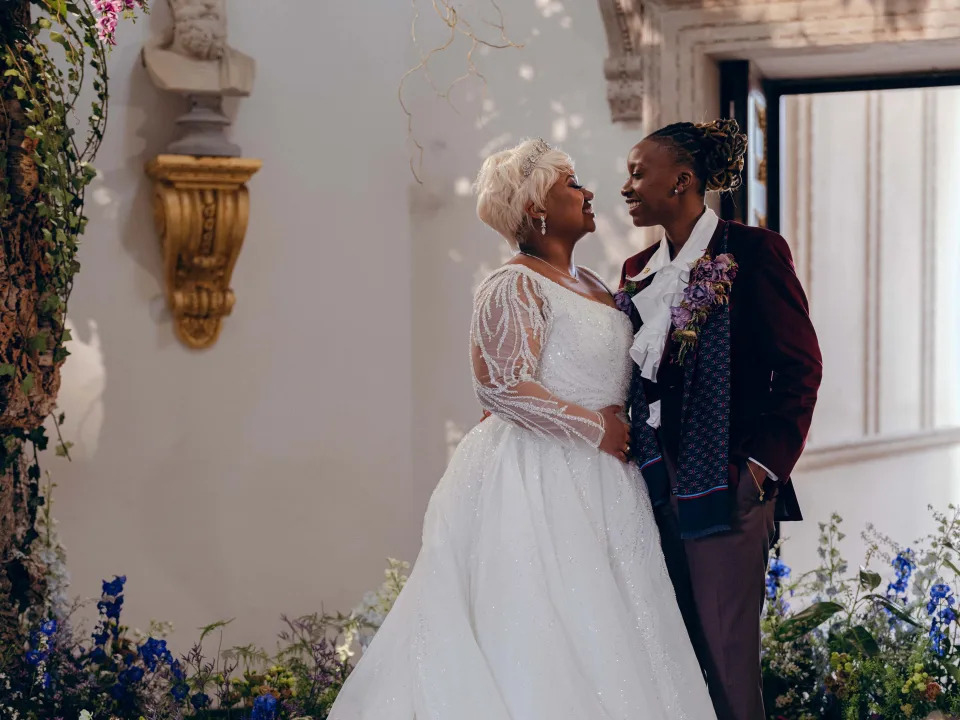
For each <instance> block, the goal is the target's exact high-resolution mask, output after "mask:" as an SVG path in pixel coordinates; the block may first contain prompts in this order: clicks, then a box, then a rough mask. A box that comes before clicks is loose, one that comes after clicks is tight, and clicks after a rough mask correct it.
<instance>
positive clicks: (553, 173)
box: [476, 140, 573, 250]
mask: <svg viewBox="0 0 960 720" xmlns="http://www.w3.org/2000/svg"><path fill="white" fill-rule="evenodd" d="M572 171H573V160H571V159H570V156H569V155H567V154H566V153H565V152H563V151H562V150H557V149H555V148H552V147H550V146H549V145H547V143H545V142H544V141H543V140H524V141H523V142H521V143H520V144H519V145H517V146H516V147H513V148H510V149H509V150H502V151H501V152H498V153H495V154H493V155H491V156H490V157H488V158H487V159H486V160H484V162H483V166H482V167H481V168H480V174H479V175H477V183H476V190H477V195H478V197H477V217H479V218H480V219H481V220H482V221H483V222H484V223H486V224H487V225H489V226H490V227H492V228H493V229H494V230H496V231H497V232H498V233H500V234H501V235H503V237H504V238H506V240H507V243H508V244H509V245H510V247H511V248H513V249H514V250H519V246H520V242H521V241H522V240H523V239H524V237H525V236H526V233H527V229H528V228H533V224H532V222H531V218H530V216H529V215H527V210H526V208H527V206H528V205H529V204H531V203H533V205H534V206H535V207H539V208H542V207H543V206H544V203H545V202H546V199H547V193H548V192H550V188H552V187H553V186H554V184H556V182H557V180H559V179H560V178H561V177H563V176H564V175H565V174H567V173H570V172H572Z"/></svg>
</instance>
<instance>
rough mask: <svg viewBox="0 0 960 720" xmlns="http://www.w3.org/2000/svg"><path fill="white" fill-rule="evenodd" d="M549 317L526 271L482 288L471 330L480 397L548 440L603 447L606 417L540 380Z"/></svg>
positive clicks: (506, 273)
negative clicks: (562, 395)
mask: <svg viewBox="0 0 960 720" xmlns="http://www.w3.org/2000/svg"><path fill="white" fill-rule="evenodd" d="M549 316H550V311H549V307H548V306H547V305H546V303H545V301H544V298H543V296H542V295H541V293H540V290H539V288H538V286H537V284H536V282H535V281H534V280H533V279H532V278H530V277H529V276H527V275H526V274H524V273H522V272H510V271H503V272H500V273H498V274H495V275H494V276H492V277H491V278H489V279H488V280H486V281H485V282H484V283H483V285H481V286H480V289H479V290H478V291H477V296H476V300H475V302H474V310H473V323H472V326H471V331H470V341H471V342H470V345H471V351H472V357H473V375H474V387H475V390H476V393H477V398H478V399H479V401H480V404H481V405H482V406H483V408H484V409H485V410H488V411H489V412H491V413H493V414H494V415H497V416H498V417H500V418H502V419H504V420H507V421H508V422H511V423H514V424H516V425H519V426H520V427H523V428H526V429H527V430H531V431H533V432H535V433H537V434H538V435H540V436H542V437H549V438H555V439H559V440H563V441H565V442H569V443H574V442H578V441H579V442H585V443H587V444H588V445H590V446H592V447H595V448H598V447H600V443H601V441H602V440H603V436H604V418H603V416H602V415H601V413H599V412H594V411H592V410H588V409H586V408H584V407H581V406H579V405H576V404H574V403H570V402H566V401H564V400H562V399H561V398H558V397H556V396H555V395H554V394H553V393H551V392H550V391H549V390H547V389H546V388H545V387H543V385H541V384H540V383H539V382H538V381H537V380H536V379H535V378H536V375H537V368H538V366H539V363H540V351H541V348H542V345H543V343H544V342H545V340H546V336H547V332H548V330H549V327H550V317H549Z"/></svg>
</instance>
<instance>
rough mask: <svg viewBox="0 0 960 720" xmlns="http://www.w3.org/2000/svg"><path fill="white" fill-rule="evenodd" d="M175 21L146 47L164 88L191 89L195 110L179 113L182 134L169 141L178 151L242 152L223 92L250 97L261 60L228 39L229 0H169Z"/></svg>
mask: <svg viewBox="0 0 960 720" xmlns="http://www.w3.org/2000/svg"><path fill="white" fill-rule="evenodd" d="M168 2H169V4H170V10H171V13H172V15H173V26H172V27H170V28H168V29H167V31H166V32H165V33H164V34H163V35H161V36H159V37H155V38H153V39H152V40H150V41H149V42H148V43H147V45H146V46H145V47H144V48H143V52H142V57H143V64H144V66H145V67H146V69H147V74H148V75H149V76H150V79H151V81H152V82H153V84H154V85H156V86H157V87H158V88H160V89H161V90H167V91H169V92H174V93H178V94H180V95H185V96H186V97H187V100H188V102H189V104H190V110H189V111H188V112H187V113H186V114H184V115H182V116H181V117H180V118H178V119H177V125H178V126H179V127H180V128H181V130H182V137H181V138H180V139H179V140H176V141H175V142H173V143H171V144H170V145H168V146H167V150H168V151H169V152H171V153H174V154H177V155H194V156H200V157H202V156H228V157H229V156H233V157H236V156H239V155H240V148H239V146H237V145H235V144H233V143H231V142H229V141H228V140H227V138H226V136H225V134H224V130H225V129H226V128H227V127H228V126H229V125H230V121H229V119H228V118H227V117H226V115H224V113H223V108H222V104H223V98H224V97H227V96H233V97H246V96H247V95H249V94H250V92H251V90H252V89H253V78H254V71H255V69H256V62H255V61H254V59H253V58H251V57H250V56H249V55H245V54H243V53H242V52H240V51H239V50H234V49H233V48H232V47H230V46H229V45H227V8H226V0H168Z"/></svg>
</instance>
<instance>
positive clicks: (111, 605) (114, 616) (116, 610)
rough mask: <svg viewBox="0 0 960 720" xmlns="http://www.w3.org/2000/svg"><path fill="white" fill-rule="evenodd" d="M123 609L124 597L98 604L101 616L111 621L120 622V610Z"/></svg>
mask: <svg viewBox="0 0 960 720" xmlns="http://www.w3.org/2000/svg"><path fill="white" fill-rule="evenodd" d="M122 608H123V596H122V595H121V596H120V597H118V598H116V599H115V600H101V601H100V602H98V603H97V610H99V611H100V614H101V615H103V616H105V617H107V618H109V619H110V620H119V619H120V610H121V609H122Z"/></svg>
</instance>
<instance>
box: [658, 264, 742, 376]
mask: <svg viewBox="0 0 960 720" xmlns="http://www.w3.org/2000/svg"><path fill="white" fill-rule="evenodd" d="M736 276H737V263H736V262H735V261H734V259H733V255H731V254H730V253H724V254H722V255H717V256H716V257H715V258H713V259H711V258H710V256H709V255H704V256H703V257H701V258H700V259H699V260H697V261H696V262H695V263H694V264H693V267H692V268H690V282H689V283H688V284H687V287H686V288H685V289H684V291H683V300H681V301H680V304H679V305H676V306H674V307H672V308H670V319H671V320H672V321H673V324H674V326H675V327H676V330H674V331H673V340H674V342H676V343H677V344H678V345H679V349H678V351H677V361H678V362H679V363H680V364H681V365H682V364H683V361H684V360H685V359H686V357H687V355H688V353H690V351H692V350H693V349H694V348H696V346H697V339H698V338H699V336H700V328H701V327H702V326H703V323H705V322H706V320H707V317H708V316H709V315H710V313H711V312H712V311H713V309H714V308H716V307H719V306H721V305H726V304H727V303H729V302H730V288H731V287H732V286H733V280H734V278H735V277H736Z"/></svg>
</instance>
